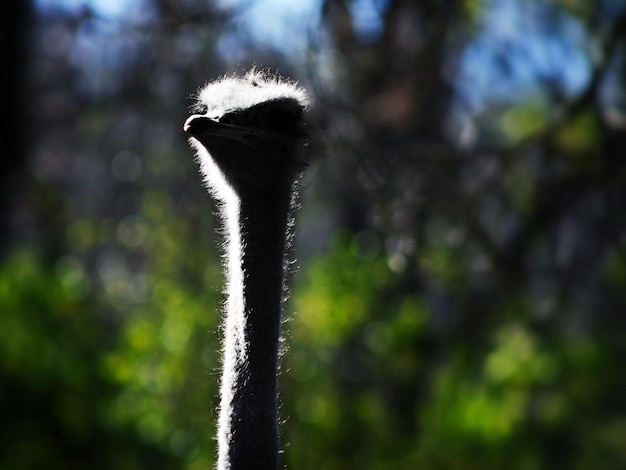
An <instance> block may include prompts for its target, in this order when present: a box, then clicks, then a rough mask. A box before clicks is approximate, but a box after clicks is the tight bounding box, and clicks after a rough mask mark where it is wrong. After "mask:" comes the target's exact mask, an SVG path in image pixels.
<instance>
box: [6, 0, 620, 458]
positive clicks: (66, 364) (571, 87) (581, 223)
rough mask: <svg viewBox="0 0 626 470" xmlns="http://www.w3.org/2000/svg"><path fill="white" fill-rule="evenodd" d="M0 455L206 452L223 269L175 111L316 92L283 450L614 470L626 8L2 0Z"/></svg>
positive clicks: (313, 0)
mask: <svg viewBox="0 0 626 470" xmlns="http://www.w3.org/2000/svg"><path fill="white" fill-rule="evenodd" d="M0 48H1V51H2V61H3V63H4V65H3V67H2V68H3V72H2V73H1V74H0V81H1V82H2V88H3V89H4V90H5V91H4V93H3V95H2V96H3V98H2V109H1V116H2V117H1V126H0V133H1V137H2V141H3V143H4V148H3V150H2V158H0V166H1V167H0V170H1V173H0V178H1V186H0V207H1V208H2V217H1V218H0V332H1V334H0V443H1V444H0V446H1V448H0V468H2V469H9V470H13V469H34V468H50V469H86V468H89V469H121V470H125V469H129V470H130V469H147V468H150V469H189V470H196V469H197V470H200V469H209V468H212V467H213V464H214V462H213V455H214V445H215V442H214V420H215V407H216V404H217V399H216V396H217V381H218V377H219V355H218V350H219V347H220V346H219V335H218V333H219V317H220V315H219V305H220V302H221V298H222V296H221V289H222V287H221V286H222V274H221V269H220V265H219V250H218V248H217V243H218V242H219V237H218V236H217V235H216V233H215V229H216V225H217V224H216V220H215V217H214V211H215V209H214V205H213V202H212V200H211V199H210V197H209V196H208V195H207V194H206V191H205V190H204V189H203V188H202V185H201V179H200V176H199V174H198V171H197V167H196V164H195V162H194V160H193V155H192V152H191V151H190V150H189V149H188V147H187V143H186V137H185V135H184V133H183V132H182V130H181V125H182V123H183V121H184V119H185V117H186V116H187V114H188V109H189V106H190V105H191V104H192V103H193V99H192V96H193V93H194V91H195V90H196V89H197V88H198V87H199V86H201V85H202V84H203V83H204V82H206V81H207V80H210V79H214V78H216V77H218V76H220V75H222V74H224V73H231V72H241V71H244V70H246V69H247V68H249V67H250V66H251V65H253V64H257V65H259V66H266V67H271V68H272V69H274V70H278V71H279V72H280V73H282V74H284V75H288V76H291V77H293V78H294V79H297V80H298V81H299V82H300V83H301V84H302V85H303V86H305V87H306V88H307V89H308V90H309V91H310V93H311V94H312V96H313V99H314V109H313V112H312V118H311V121H312V128H313V129H314V130H315V135H314V138H313V141H312V144H311V148H312V159H311V160H312V161H311V166H310V168H309V170H308V173H307V175H306V178H305V180H304V182H303V194H302V203H303V208H302V210H301V211H300V217H299V220H298V236H297V240H296V244H297V250H298V258H299V260H300V269H299V271H298V273H297V274H296V275H295V276H294V279H293V285H294V288H293V290H292V296H291V300H290V303H289V308H288V311H289V312H290V314H289V318H288V320H287V321H286V325H285V330H286V335H285V336H286V343H287V344H286V347H287V349H288V353H287V354H286V356H285V357H284V359H283V362H282V376H281V389H282V397H281V403H282V406H281V415H282V418H283V419H284V421H285V422H284V424H283V425H282V434H283V439H282V440H283V442H284V448H285V451H284V455H283V462H284V464H285V465H286V466H287V467H288V468H291V469H312V470H319V469H322V470H344V469H381V470H382V469H426V470H430V469H481V470H482V469H487V470H488V469H513V470H516V469H520V470H522V469H523V470H533V469H623V468H626V2H624V1H622V0H598V1H593V2H592V1H588V0H446V1H441V0H422V1H410V0H352V1H350V0H306V1H301V2H292V1H288V0H262V1H257V2H255V1H235V0H222V1H214V2H211V1H206V0H114V1H110V0H90V1H87V0H83V1H81V0H57V1H54V0H36V1H35V0H8V1H5V2H4V13H3V14H2V15H1V16H0Z"/></svg>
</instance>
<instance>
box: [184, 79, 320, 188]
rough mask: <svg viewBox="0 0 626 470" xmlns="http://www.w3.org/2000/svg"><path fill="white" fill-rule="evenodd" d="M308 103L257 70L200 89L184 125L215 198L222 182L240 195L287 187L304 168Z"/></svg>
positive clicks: (290, 85) (301, 93)
mask: <svg viewBox="0 0 626 470" xmlns="http://www.w3.org/2000/svg"><path fill="white" fill-rule="evenodd" d="M307 107H308V99H307V96H306V93H305V92H304V90H302V89H301V88H299V87H298V86H296V85H295V84H294V83H291V82H288V81H286V80H283V79H281V78H279V77H276V76H272V75H269V74H268V73H264V72H260V71H257V70H252V71H250V72H248V73H247V74H246V75H245V76H244V77H242V78H239V77H226V78H223V79H222V80H219V81H216V82H213V83H209V84H208V85H207V86H205V87H204V88H203V89H201V90H200V92H199V94H198V101H197V104H196V106H195V111H196V114H193V115H192V116H190V117H189V118H188V119H187V121H186V122H185V125H184V127H183V129H184V130H185V131H186V132H187V133H188V134H189V135H190V136H191V139H190V141H191V143H192V145H193V146H194V147H195V148H196V151H197V154H198V157H199V160H200V165H201V170H202V173H203V174H204V177H205V179H206V181H207V183H208V185H209V187H210V188H211V189H213V191H214V192H215V194H216V196H217V197H218V198H221V199H224V192H225V191H227V189H226V190H225V189H224V185H226V186H228V187H230V189H231V190H233V191H234V192H235V193H236V194H237V195H238V196H239V197H242V196H246V195H247V196H250V197H258V196H259V195H266V194H267V192H268V191H269V192H270V193H271V192H274V191H285V190H286V191H290V189H291V186H292V184H293V182H294V180H295V179H296V178H297V175H298V174H299V173H301V172H302V170H303V169H304V167H305V166H306V157H305V153H304V148H305V144H306V140H307V132H306V126H305V120H304V115H305V110H306V109H307ZM216 170H217V171H216Z"/></svg>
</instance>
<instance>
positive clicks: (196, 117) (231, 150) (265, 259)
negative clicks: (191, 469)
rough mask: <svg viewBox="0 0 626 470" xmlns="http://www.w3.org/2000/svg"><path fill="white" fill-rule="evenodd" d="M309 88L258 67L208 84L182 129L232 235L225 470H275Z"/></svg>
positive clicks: (222, 428) (221, 430)
mask: <svg viewBox="0 0 626 470" xmlns="http://www.w3.org/2000/svg"><path fill="white" fill-rule="evenodd" d="M307 108H308V98H307V95H306V93H305V92H304V90H303V89H301V88H300V87H298V86H297V85H295V84H294V83H291V82H289V81H286V80H284V79H282V78H279V77H277V76H271V75H269V74H268V73H266V72H260V71H257V70H252V71H250V72H248V73H247V74H246V75H245V76H244V77H226V78H223V79H221V80H219V81H216V82H213V83H209V84H208V85H207V86H206V87H204V88H203V89H202V90H201V91H200V93H199V95H198V102H197V105H196V112H197V114H193V115H192V116H190V117H189V118H188V119H187V121H186V122H185V124H184V126H183V129H184V130H185V131H186V132H187V133H188V134H189V135H190V136H191V137H190V139H189V140H190V144H191V145H192V146H193V147H194V148H195V151H196V154H197V157H198V160H199V163H200V171H201V173H202V175H203V177H204V180H205V182H206V184H207V186H208V189H209V192H210V193H212V195H213V196H214V198H215V199H216V200H217V202H218V207H219V210H220V214H221V216H222V217H221V219H222V225H223V229H224V232H225V236H226V250H225V259H224V270H225V275H226V278H227V284H226V294H227V295H226V302H225V305H224V307H225V312H224V320H223V327H224V328H223V331H224V346H223V371H222V381H221V389H220V410H219V417H218V424H217V428H218V429H217V434H218V460H217V467H218V468H219V469H220V470H226V469H232V470H240V469H252V468H254V469H276V468H277V467H278V454H279V444H278V410H277V408H278V405H277V403H278V398H277V392H278V354H279V338H280V325H281V310H282V303H283V295H284V293H285V292H284V277H285V270H286V262H285V253H286V249H287V246H288V244H289V239H290V236H291V227H292V225H293V217H292V210H293V209H294V205H295V199H296V193H297V183H298V180H299V177H300V175H301V174H302V172H303V170H304V168H305V166H306V156H305V150H306V143H307V132H306V127H305V112H306V110H307Z"/></svg>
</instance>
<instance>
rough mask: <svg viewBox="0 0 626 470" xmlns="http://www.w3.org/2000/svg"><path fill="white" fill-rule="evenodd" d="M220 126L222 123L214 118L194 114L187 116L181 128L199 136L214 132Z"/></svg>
mask: <svg viewBox="0 0 626 470" xmlns="http://www.w3.org/2000/svg"><path fill="white" fill-rule="evenodd" d="M222 127H223V124H220V123H219V122H218V121H216V120H215V119H211V118H208V117H206V116H200V115H197V114H194V115H193V116H189V118H187V120H186V121H185V124H184V125H183V130H184V131H185V132H186V133H187V134H189V135H190V136H192V137H200V136H203V135H211V134H215V133H216V131H218V129H220V128H222Z"/></svg>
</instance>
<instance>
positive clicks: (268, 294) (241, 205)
mask: <svg viewBox="0 0 626 470" xmlns="http://www.w3.org/2000/svg"><path fill="white" fill-rule="evenodd" d="M237 202H238V204H236V205H237V207H236V208H235V210H230V213H229V215H228V217H227V220H226V222H227V224H228V225H229V226H228V227H227V229H228V232H229V234H230V239H229V241H228V253H227V255H228V262H229V266H228V299H227V305H226V319H225V341H224V369H223V376H222V393H221V396H222V401H221V409H220V418H219V426H218V427H219V429H218V434H219V436H218V440H219V456H218V459H219V461H218V468H220V469H232V470H241V469H248V468H250V469H252V468H254V469H276V468H278V416H277V415H278V412H277V392H278V348H279V335H280V323H281V308H282V296H283V282H284V281H283V278H284V264H283V263H284V254H285V244H286V237H287V226H288V224H287V222H288V217H289V196H288V195H285V196H284V197H283V196H276V197H266V196H264V197H262V198H240V199H239V200H238V201H237ZM227 209H233V208H232V207H230V208H227Z"/></svg>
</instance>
